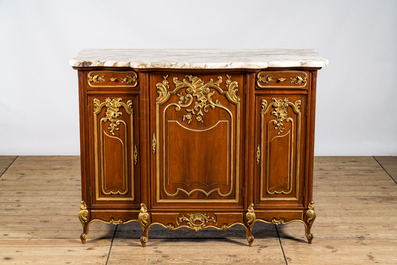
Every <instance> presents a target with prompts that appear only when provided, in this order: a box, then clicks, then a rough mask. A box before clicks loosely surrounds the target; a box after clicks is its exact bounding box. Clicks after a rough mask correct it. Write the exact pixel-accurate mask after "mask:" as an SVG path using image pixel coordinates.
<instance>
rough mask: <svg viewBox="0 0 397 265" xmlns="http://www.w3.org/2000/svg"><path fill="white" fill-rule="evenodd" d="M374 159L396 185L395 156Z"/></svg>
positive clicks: (396, 165) (396, 167)
mask: <svg viewBox="0 0 397 265" xmlns="http://www.w3.org/2000/svg"><path fill="white" fill-rule="evenodd" d="M374 158H375V159H376V161H378V163H379V164H380V165H381V166H382V167H383V169H384V170H385V171H386V172H387V173H388V174H389V176H390V177H391V178H393V180H394V181H395V182H396V183H397V156H375V157H374Z"/></svg>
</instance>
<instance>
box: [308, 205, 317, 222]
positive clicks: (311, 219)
mask: <svg viewBox="0 0 397 265" xmlns="http://www.w3.org/2000/svg"><path fill="white" fill-rule="evenodd" d="M306 218H307V219H306V221H307V223H308V224H309V225H310V226H312V224H313V223H314V220H315V219H316V212H315V211H314V202H313V201H311V202H309V205H308V207H307V211H306Z"/></svg>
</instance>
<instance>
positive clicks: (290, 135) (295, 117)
mask: <svg viewBox="0 0 397 265" xmlns="http://www.w3.org/2000/svg"><path fill="white" fill-rule="evenodd" d="M305 106H306V96H304V95H290V96H288V95H287V96H284V95H264V96H257V98H256V110H257V111H256V113H257V115H256V121H257V122H256V127H257V129H256V130H257V132H258V133H257V135H258V138H257V141H256V142H257V150H256V152H257V160H256V164H257V166H256V175H257V178H256V180H257V185H256V186H257V187H258V191H257V192H256V193H255V194H259V198H256V199H257V203H260V204H261V203H262V204H266V203H267V204H268V203H269V201H270V202H271V201H277V202H281V201H289V202H299V201H301V197H302V191H301V189H300V186H301V185H303V183H304V182H303V172H302V168H303V154H304V152H303V151H304V150H303V148H304V138H303V136H304V128H305V126H304V124H305V122H306V113H305V109H306V108H305Z"/></svg>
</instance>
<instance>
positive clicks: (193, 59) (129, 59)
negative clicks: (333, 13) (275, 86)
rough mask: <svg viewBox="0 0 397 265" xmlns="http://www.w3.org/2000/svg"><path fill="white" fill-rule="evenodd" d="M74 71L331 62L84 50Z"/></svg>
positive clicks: (265, 54)
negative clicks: (99, 67) (87, 68)
mask: <svg viewBox="0 0 397 265" xmlns="http://www.w3.org/2000/svg"><path fill="white" fill-rule="evenodd" d="M69 64H70V66H74V67H95V66H103V67H105V66H107V67H131V68H138V69H139V68H140V69H144V68H175V69H225V68H228V69H263V68H269V67H314V68H317V67H324V66H327V65H328V60H327V59H324V58H322V57H321V56H320V55H319V54H318V52H317V51H316V50H313V49H266V50H214V49H211V50H210V49H208V50H204V49H203V50H190V49H189V50H188V49H186V50H169V49H168V50H162V49H84V50H82V51H81V52H80V53H79V54H78V56H77V57H76V58H73V59H71V60H70V61H69Z"/></svg>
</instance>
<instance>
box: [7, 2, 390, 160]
mask: <svg viewBox="0 0 397 265" xmlns="http://www.w3.org/2000/svg"><path fill="white" fill-rule="evenodd" d="M396 14H397V1H396V0H383V1H378V0H366V1H364V0H361V1H335V0H332V1H331V0H329V1H318V0H313V1H295V0H291V1H254V0H240V1H232V0H223V1H217V0H206V1H186V0H180V1H174V0H172V1H171V0H170V1H160V0H159V1H143V0H140V1H118V0H113V1H98V0H97V1H82V0H73V1H49V0H48V1H43V0H35V1H29V0H26V1H18V0H0V113H1V116H0V155H26V154H32V155H39V154H40V155H41V154H51V155H52V154H58V155H68V154H73V155H75V154H79V123H78V92H77V73H76V71H74V70H72V68H71V67H69V66H68V59H69V58H72V57H74V56H76V55H77V53H78V51H79V50H80V49H82V48H236V49H237V48H244V49H250V48H315V49H317V50H318V51H319V52H320V54H321V55H322V56H323V57H325V58H327V59H329V61H330V64H329V66H328V67H326V68H323V69H322V70H320V72H319V75H318V93H317V115H316V145H315V150H316V151H315V154H316V155H397V106H395V105H394V104H395V102H396V101H397V28H396V26H397V15H396Z"/></svg>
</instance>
